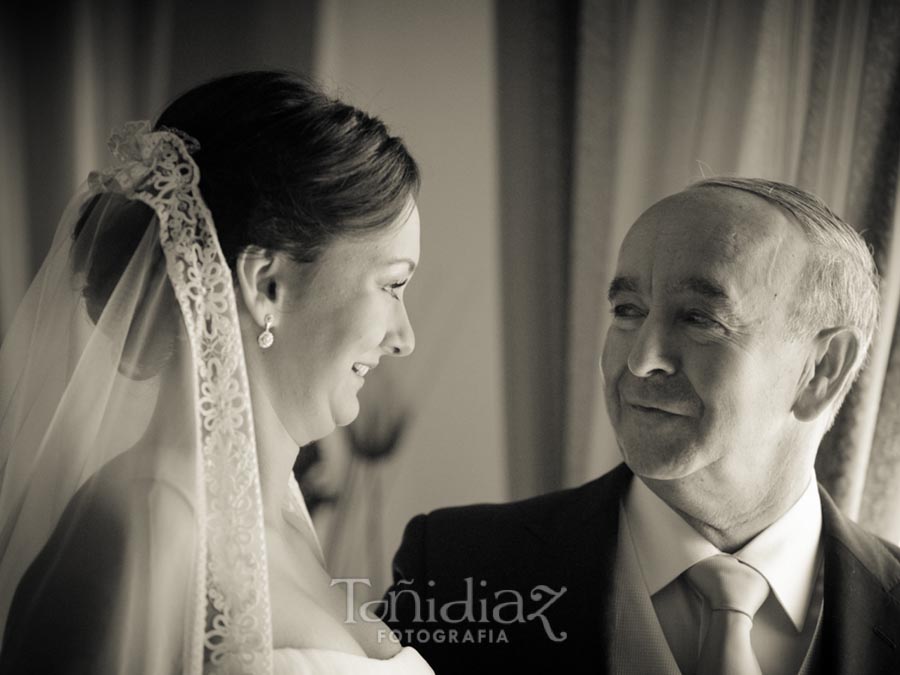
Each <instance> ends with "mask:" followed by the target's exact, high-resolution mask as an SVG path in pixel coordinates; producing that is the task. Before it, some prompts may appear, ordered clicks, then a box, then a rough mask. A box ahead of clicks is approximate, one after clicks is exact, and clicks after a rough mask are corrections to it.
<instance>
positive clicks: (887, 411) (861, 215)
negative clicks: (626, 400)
mask: <svg viewBox="0 0 900 675" xmlns="http://www.w3.org/2000/svg"><path fill="white" fill-rule="evenodd" d="M579 27H580V30H579V33H578V49H577V83H576V102H575V123H574V127H573V134H574V143H573V152H574V155H573V160H572V161H573V179H572V189H571V199H572V202H571V207H570V210H569V211H568V212H563V215H566V213H570V214H571V215H570V217H571V220H570V222H569V223H567V224H566V226H565V229H564V231H567V232H568V233H569V238H568V245H569V248H568V252H567V254H566V259H567V260H568V261H570V264H569V277H568V279H569V281H568V283H569V288H570V293H569V294H568V298H567V301H568V303H569V309H568V318H569V321H568V326H569V331H568V344H567V349H566V354H567V364H566V373H567V377H566V389H567V397H566V400H567V401H568V404H567V405H566V410H565V424H564V428H565V439H566V444H565V461H564V472H563V481H562V484H576V483H579V482H582V481H584V480H586V479H588V478H590V477H592V476H595V475H597V474H598V473H600V472H601V471H602V470H603V469H605V468H608V467H610V466H612V465H614V464H615V463H617V462H618V461H619V459H618V451H617V449H616V445H615V440H614V436H613V434H612V431H611V429H610V427H609V422H608V420H607V419H606V414H605V410H604V408H603V398H602V389H601V383H600V376H599V369H598V366H597V360H598V357H599V353H600V348H601V345H602V341H603V338H604V336H605V333H606V329H607V327H608V324H609V318H608V316H607V314H606V310H605V300H604V295H605V287H606V284H608V282H609V279H610V278H611V276H612V271H613V269H614V266H615V259H616V254H617V250H618V246H619V244H620V242H621V240H622V238H623V236H624V234H625V232H626V231H627V229H628V228H629V226H630V225H631V223H633V222H634V220H635V219H636V218H637V217H638V215H640V213H641V211H642V210H643V209H645V208H646V207H648V206H649V205H650V204H652V203H654V202H655V201H657V200H659V199H661V198H662V197H664V196H665V195H668V194H671V193H673V192H677V191H679V190H680V189H682V188H683V187H685V186H686V185H687V184H688V183H689V182H691V181H692V180H694V179H697V178H700V177H701V176H703V175H710V174H739V175H747V176H759V177H766V178H772V179H775V180H781V181H785V182H788V183H794V184H797V185H799V186H801V187H803V188H806V189H808V190H811V191H812V192H814V193H816V194H818V195H819V196H820V197H822V198H823V199H824V200H825V201H826V202H827V203H828V204H829V205H831V206H832V207H833V208H834V209H835V210H836V211H837V212H838V213H841V214H842V215H843V216H844V217H845V219H846V220H847V221H848V222H850V223H851V224H853V225H854V226H855V227H856V228H857V229H858V230H859V231H860V232H862V234H863V236H864V237H865V239H866V241H867V242H868V243H869V244H870V246H871V248H872V250H873V252H874V255H875V258H876V261H877V263H878V266H879V269H880V271H881V273H882V277H883V289H882V290H883V295H882V322H881V326H880V328H879V331H878V334H877V336H876V338H875V341H874V344H873V347H872V352H871V357H870V360H869V362H868V365H867V367H866V369H865V371H864V372H863V374H862V376H861V378H860V380H859V381H858V382H857V384H856V385H855V386H854V388H853V390H852V392H851V395H850V396H849V398H848V400H847V403H846V404H845V406H844V408H843V409H842V412H841V414H840V416H839V417H838V420H837V422H836V424H835V426H834V427H833V429H832V430H831V432H830V433H829V434H828V435H827V436H826V438H825V439H824V441H823V443H822V446H821V449H820V453H819V457H818V463H817V473H818V476H819V479H820V481H822V482H823V483H824V484H825V485H826V487H827V488H828V489H829V490H830V492H831V494H832V495H833V496H834V497H835V498H836V500H837V501H838V503H839V505H840V506H841V507H842V508H843V509H844V511H845V512H846V513H848V514H849V515H850V516H851V517H854V518H858V519H859V520H860V521H861V523H862V524H863V525H865V526H866V527H868V528H869V529H872V530H874V531H875V532H876V533H878V534H881V535H883V536H885V537H888V538H890V539H893V540H894V541H900V414H898V413H900V344H898V324H897V310H898V303H900V245H898V236H897V232H898V227H897V219H898V215H897V211H896V196H897V192H898V157H900V107H898V106H900V5H897V3H895V2H889V1H886V0H885V1H882V0H872V1H871V2H853V1H849V0H847V1H839V0H831V1H816V0H798V1H797V2H787V1H785V0H765V1H764V2H758V3H746V2H741V1H740V0H689V1H685V2H678V3H674V2H664V1H661V0H637V1H636V2H631V3H626V2H616V1H613V0H585V1H584V2H583V3H582V4H581V6H580V21H579Z"/></svg>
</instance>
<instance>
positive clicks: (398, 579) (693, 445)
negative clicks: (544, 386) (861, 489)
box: [385, 178, 900, 675]
mask: <svg viewBox="0 0 900 675" xmlns="http://www.w3.org/2000/svg"><path fill="white" fill-rule="evenodd" d="M609 300H610V304H611V309H612V313H613V320H612V325H611V327H610V329H609V332H608V334H607V337H606V343H605V346H604V349H603V357H602V369H603V375H604V382H605V386H604V390H605V392H604V393H605V398H606V406H607V410H608V412H609V415H610V419H611V421H612V423H613V427H614V428H615V431H616V437H617V440H618V444H619V448H620V450H621V452H622V456H623V458H624V461H625V464H624V465H623V466H620V467H619V468H617V469H615V470H614V471H612V472H611V473H609V474H607V475H605V476H603V477H601V478H599V479H597V480H595V481H593V482H591V483H588V484H586V485H584V486H582V487H580V488H577V489H573V490H567V491H562V492H558V493H553V494H550V495H544V496H541V497H537V498H534V499H531V500H527V501H524V502H518V503H514V504H506V505H479V506H471V507H463V508H455V509H444V510H440V511H436V512H434V513H431V514H429V515H428V516H417V517H416V518H414V519H413V520H412V521H411V522H410V524H409V525H408V527H407V530H406V533H405V535H404V540H403V543H402V545H401V547H400V550H399V551H398V553H397V556H396V558H395V569H394V574H395V584H394V586H393V587H392V588H391V589H389V591H388V594H387V595H386V596H385V600H386V603H385V609H386V617H385V618H386V619H387V621H388V624H389V625H390V626H391V627H392V628H393V629H395V630H396V631H397V633H396V635H399V636H400V638H401V639H403V640H404V641H406V642H408V643H410V644H414V645H415V646H416V647H417V648H418V649H419V650H420V651H421V653H422V654H423V655H424V656H425V657H426V659H428V660H429V661H430V662H431V663H432V665H433V666H434V668H435V670H436V671H437V673H438V674H439V675H443V674H444V673H454V672H459V673H475V672H510V673H524V672H567V673H570V672H591V673H605V672H609V673H640V674H643V673H679V672H681V673H697V674H698V675H713V674H719V673H727V674H734V675H744V674H748V675H749V674H754V675H756V674H759V673H765V674H766V675H786V674H788V673H790V674H794V673H845V674H846V675H861V674H865V673H900V549H898V548H896V547H894V546H893V545H891V544H888V543H886V542H884V541H882V540H880V539H878V538H876V537H874V536H872V535H870V534H867V533H865V532H863V531H862V530H861V529H859V528H858V527H857V526H855V525H854V524H853V523H851V522H850V521H848V520H847V519H845V518H844V517H843V516H842V515H841V514H840V513H839V511H838V510H837V509H836V508H835V506H834V504H833V503H832V501H831V500H830V498H829V497H828V495H827V494H826V493H825V492H824V490H822V488H821V487H819V486H817V484H816V481H815V475H814V461H815V457H816V452H817V449H818V446H819V442H820V441H821V438H822V436H823V435H824V433H825V431H826V430H827V429H828V427H829V426H830V424H831V422H832V421H833V419H834V415H835V414H836V413H837V410H838V408H839V406H840V404H841V402H842V401H843V399H844V396H845V395H846V393H847V391H848V389H849V388H850V385H851V384H852V382H853V380H854V378H855V376H856V374H857V372H858V371H859V368H860V367H861V365H862V363H863V361H864V359H865V355H866V351H867V348H868V345H869V343H870V341H871V337H872V333H873V331H874V327H875V324H876V320H877V312H878V286H877V275H876V272H875V267H874V263H873V261H872V258H871V255H870V254H869V252H868V250H867V248H866V246H865V244H864V243H863V242H862V240H861V238H860V237H859V236H858V235H857V234H856V233H855V232H854V231H853V230H852V229H851V228H850V227H849V226H847V225H846V224H845V223H843V222H842V221H841V220H840V219H839V218H838V217H837V216H835V215H834V214H833V213H832V212H831V211H830V210H829V209H828V208H827V207H826V206H825V205H824V204H822V203H821V202H820V201H818V200H817V199H816V198H815V197H813V196H811V195H809V194H807V193H805V192H803V191H801V190H799V189H797V188H794V187H791V186H788V185H784V184H781V183H775V182H771V181H763V180H756V179H740V178H718V179H709V180H704V181H701V182H699V183H696V184H694V185H692V186H690V187H689V188H688V189H687V190H685V191H683V192H680V193H678V194H675V195H673V196H670V197H668V198H666V199H664V200H662V201H661V202H659V203H657V204H655V205H654V206H652V207H651V208H650V209H648V210H647V211H646V212H645V213H644V214H643V215H642V216H641V217H640V218H639V219H638V221H637V222H636V223H635V224H634V225H633V226H632V228H631V230H630V231H629V232H628V235H627V236H626V238H625V241H624V242H623V244H622V248H621V250H620V252H619V260H618V267H617V271H616V275H615V278H614V279H613V281H612V283H611V284H610V287H609ZM635 476H636V477H637V480H634V477H635ZM454 631H455V633H454ZM454 638H455V639H454Z"/></svg>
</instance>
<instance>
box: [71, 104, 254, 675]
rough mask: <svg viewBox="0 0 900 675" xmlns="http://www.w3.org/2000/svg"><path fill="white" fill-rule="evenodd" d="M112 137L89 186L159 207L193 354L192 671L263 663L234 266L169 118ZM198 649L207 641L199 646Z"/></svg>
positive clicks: (250, 432)
mask: <svg viewBox="0 0 900 675" xmlns="http://www.w3.org/2000/svg"><path fill="white" fill-rule="evenodd" d="M109 146H110V149H111V150H112V152H113V154H114V155H115V156H116V158H117V159H119V160H121V161H122V162H123V164H122V165H121V166H117V167H114V168H112V169H108V170H106V171H103V172H99V173H93V174H91V176H90V177H89V179H88V180H89V185H90V186H91V187H92V188H93V189H94V190H96V191H101V190H102V191H116V192H120V193H122V194H123V195H124V196H126V197H127V198H129V199H136V200H140V201H142V202H144V203H145V204H147V205H148V206H149V207H150V208H152V209H153V211H154V212H155V213H156V216H157V218H158V219H159V238H160V243H161V245H162V249H163V251H164V253H165V258H166V269H167V272H168V276H169V279H170V281H171V283H172V287H173V289H174V291H175V296H176V298H177V299H178V303H179V305H180V307H181V312H182V315H183V318H184V322H185V326H186V328H187V333H188V336H189V339H190V346H191V351H192V356H193V359H194V363H195V369H194V370H195V372H194V376H195V385H196V387H197V389H196V396H197V400H198V410H199V416H198V419H197V420H196V433H197V439H198V440H199V446H200V448H201V449H202V452H201V453H200V454H199V455H198V457H197V481H198V484H197V495H198V509H199V517H200V521H199V522H200V523H201V524H202V527H200V528H199V536H198V541H199V555H198V558H197V559H198V569H197V570H196V574H197V580H198V584H197V589H198V597H197V598H196V599H195V605H194V606H195V612H196V613H195V616H194V617H193V634H192V637H191V640H190V644H189V645H188V646H189V649H190V650H191V660H190V663H191V671H190V672H191V673H192V674H199V673H201V672H203V671H204V663H203V661H204V658H203V657H204V654H208V664H207V666H206V667H207V672H215V673H254V674H256V673H271V672H272V626H271V606H270V600H269V585H268V567H267V560H266V546H265V534H264V527H263V511H262V500H261V494H260V484H259V469H258V465H257V455H256V436H255V434H254V428H253V415H252V410H251V405H250V394H249V386H248V382H247V370H246V365H245V361H244V353H243V346H242V344H241V336H240V328H239V323H238V315H237V306H236V303H235V296H234V289H233V286H232V278H231V272H230V270H229V269H228V266H227V264H226V263H225V259H224V256H223V254H222V250H221V247H220V246H219V241H218V238H217V236H216V231H215V226H214V224H213V219H212V215H211V214H210V212H209V209H208V208H207V206H206V204H205V203H204V201H203V199H202V197H201V195H200V190H199V188H198V184H199V180H200V172H199V170H198V168H197V165H196V164H195V163H194V161H193V159H192V158H191V157H190V152H191V151H194V150H196V148H197V147H199V146H198V145H197V144H196V141H194V140H193V139H191V138H190V137H188V136H186V135H185V134H182V133H180V132H177V131H175V130H163V131H152V129H151V126H150V123H149V122H146V121H143V122H129V123H128V124H126V125H125V126H124V127H123V129H122V130H120V131H118V132H115V133H113V135H112V136H111V137H110V142H109ZM204 650H205V651H204Z"/></svg>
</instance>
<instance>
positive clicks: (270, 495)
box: [250, 379, 299, 524]
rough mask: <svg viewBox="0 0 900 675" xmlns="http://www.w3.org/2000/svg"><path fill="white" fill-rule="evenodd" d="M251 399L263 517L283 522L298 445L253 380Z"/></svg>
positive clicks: (251, 382) (269, 520) (271, 520)
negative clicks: (282, 511)
mask: <svg viewBox="0 0 900 675" xmlns="http://www.w3.org/2000/svg"><path fill="white" fill-rule="evenodd" d="M250 398H251V400H252V402H253V423H254V427H255V432H256V455H257V458H258V461H259V482H260V489H261V490H262V502H263V517H264V518H265V521H266V523H270V524H277V523H280V522H281V520H280V518H281V510H282V508H283V507H284V504H285V503H286V500H287V493H288V486H289V480H290V476H291V472H292V471H293V470H294V462H295V461H296V459H297V453H298V452H299V446H298V444H297V442H296V441H295V440H294V439H293V438H291V436H290V434H288V432H287V430H286V429H285V428H284V425H283V424H282V423H281V420H280V419H279V418H278V415H276V414H275V409H274V407H273V406H272V403H271V401H270V400H269V397H268V396H267V395H266V392H265V391H264V390H263V388H262V387H259V386H254V383H253V380H252V379H251V381H250Z"/></svg>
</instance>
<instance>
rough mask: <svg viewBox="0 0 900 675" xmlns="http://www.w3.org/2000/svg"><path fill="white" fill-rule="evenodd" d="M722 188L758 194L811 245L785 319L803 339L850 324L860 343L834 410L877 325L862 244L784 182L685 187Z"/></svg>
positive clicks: (871, 272) (872, 275)
mask: <svg viewBox="0 0 900 675" xmlns="http://www.w3.org/2000/svg"><path fill="white" fill-rule="evenodd" d="M710 187H724V188H733V189H736V190H743V191H744V192H749V193H751V194H754V195H757V196H758V197H761V198H763V199H765V200H766V201H768V202H770V203H772V204H774V205H775V206H778V207H780V208H781V209H782V210H783V211H785V212H787V214H788V215H789V216H791V217H792V218H793V220H794V222H796V223H797V224H798V225H799V226H800V229H801V230H802V231H803V234H804V235H805V236H806V240H807V241H808V242H809V244H810V255H809V257H808V258H807V260H806V264H805V265H804V268H803V272H802V274H801V277H800V283H799V286H798V287H797V288H796V289H795V290H794V303H795V306H794V312H793V313H792V315H791V316H790V317H789V319H788V330H789V332H790V334H791V335H793V336H795V337H797V338H802V339H806V338H808V337H811V336H813V335H816V334H817V333H819V331H821V330H823V329H825V328H833V327H837V326H855V327H856V328H858V329H859V330H860V331H861V332H862V344H860V352H859V354H857V357H856V362H855V363H854V364H853V369H852V370H851V372H850V377H849V378H848V382H847V386H846V387H845V389H844V391H843V392H841V394H840V395H839V397H838V400H837V405H836V406H835V408H834V412H835V413H836V412H837V408H838V407H840V404H841V402H842V401H843V399H844V397H845V396H846V394H847V392H848V391H849V389H850V385H851V384H852V383H853V381H854V380H855V379H856V376H857V375H858V374H859V371H860V369H861V368H862V365H863V363H864V362H865V359H866V355H867V353H868V350H869V345H870V344H871V342H872V335H873V334H874V333H875V327H876V325H877V324H878V312H879V307H880V296H879V290H878V286H879V277H878V270H877V269H876V267H875V260H874V259H873V257H872V253H871V252H870V250H869V248H868V246H867V245H866V242H865V241H864V240H863V238H862V237H861V236H860V235H859V233H858V232H856V230H854V229H853V228H852V227H850V226H849V225H848V224H847V223H845V222H844V221H843V220H842V219H841V218H840V217H839V216H838V215H836V214H835V213H834V212H833V211H832V210H831V209H830V208H828V206H827V205H826V204H825V203H824V202H822V200H820V199H819V198H818V197H816V196H815V195H812V194H810V193H809V192H806V191H805V190H801V189H800V188H797V187H794V186H793V185H787V184H785V183H779V182H776V181H772V180H765V179H762V178H740V177H733V176H716V177H712V178H706V179H703V180H700V181H697V182H696V183H693V184H692V185H690V186H689V187H688V189H689V190H691V189H695V188H710Z"/></svg>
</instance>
